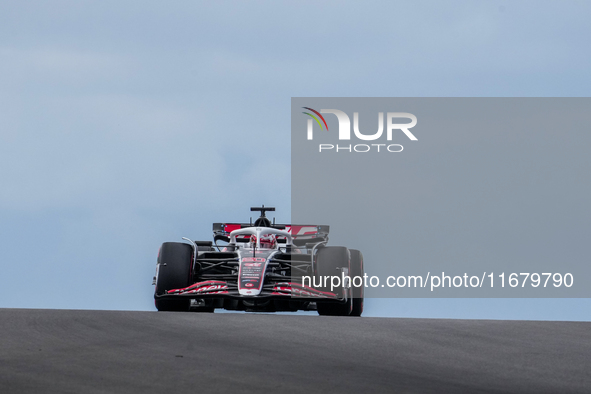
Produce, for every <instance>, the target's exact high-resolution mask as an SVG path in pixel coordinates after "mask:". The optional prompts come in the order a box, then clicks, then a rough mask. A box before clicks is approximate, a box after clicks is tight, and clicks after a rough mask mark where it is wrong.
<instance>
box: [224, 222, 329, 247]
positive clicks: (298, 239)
mask: <svg viewBox="0 0 591 394" xmlns="http://www.w3.org/2000/svg"><path fill="white" fill-rule="evenodd" d="M247 227H255V225H253V224H251V223H214V224H213V239H214V241H216V242H217V241H225V242H229V241H230V233H231V232H232V231H234V230H238V229H241V228H247ZM268 227H271V228H276V229H278V230H285V231H287V232H288V233H290V234H291V236H292V241H293V243H294V245H296V246H306V245H308V244H317V243H319V242H326V241H328V232H329V230H330V226H326V225H314V224H304V225H302V224H271V225H270V226H268ZM283 238H284V237H283ZM237 241H239V242H240V241H242V242H248V240H247V239H240V238H239V237H238V238H237ZM277 241H278V242H280V243H281V242H285V239H281V237H279V238H278V239H277Z"/></svg>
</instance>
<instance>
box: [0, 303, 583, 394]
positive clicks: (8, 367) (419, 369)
mask: <svg viewBox="0 0 591 394" xmlns="http://www.w3.org/2000/svg"><path fill="white" fill-rule="evenodd" d="M0 392H2V393H76V394H79V393H142V394H145V393H175V392H179V393H199V392H207V393H280V392H288V393H332V392H338V393H356V394H359V393H381V392H384V393H393V392H395V393H480V392H482V393H570V392H572V393H591V323H578V322H534V321H492V320H435V319H433V320H431V319H385V318H347V317H325V316H323V317H320V316H298V315H265V314H223V313H220V314H198V313H173V312H168V313H164V312H121V311H74V310H23V309H0Z"/></svg>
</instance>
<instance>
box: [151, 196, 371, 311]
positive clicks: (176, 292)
mask: <svg viewBox="0 0 591 394" xmlns="http://www.w3.org/2000/svg"><path fill="white" fill-rule="evenodd" d="M250 210H251V211H256V212H260V217H259V218H258V219H256V220H255V222H254V223H252V219H251V220H250V223H214V224H213V242H212V241H192V240H190V239H189V238H183V239H184V240H185V241H186V243H179V242H165V243H164V244H162V246H161V247H160V251H159V253H158V262H157V265H156V275H155V276H154V281H153V284H154V285H156V291H155V293H154V299H155V303H156V308H157V309H158V310H159V311H196V312H213V311H214V310H215V309H216V308H223V309H227V310H240V311H251V312H277V311H298V310H305V311H309V310H316V311H318V314H320V315H333V316H361V313H362V312H363V293H364V291H363V289H364V287H363V283H361V282H362V281H361V278H363V276H364V270H363V255H362V254H361V252H360V251H358V250H354V249H348V248H346V247H343V246H326V243H327V242H328V232H329V226H319V225H293V224H275V219H273V222H272V223H271V221H270V220H269V219H268V218H267V217H266V214H265V213H266V212H269V211H275V208H271V207H265V206H264V205H263V206H262V207H253V208H251V209H250Z"/></svg>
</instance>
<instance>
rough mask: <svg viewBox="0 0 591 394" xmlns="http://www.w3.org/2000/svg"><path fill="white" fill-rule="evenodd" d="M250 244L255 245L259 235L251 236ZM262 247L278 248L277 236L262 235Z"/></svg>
mask: <svg viewBox="0 0 591 394" xmlns="http://www.w3.org/2000/svg"><path fill="white" fill-rule="evenodd" d="M250 244H251V245H252V247H255V246H256V244H257V236H256V235H254V234H253V235H251V236H250ZM260 244H261V249H276V248H277V237H276V236H275V235H273V234H267V235H261V239H260Z"/></svg>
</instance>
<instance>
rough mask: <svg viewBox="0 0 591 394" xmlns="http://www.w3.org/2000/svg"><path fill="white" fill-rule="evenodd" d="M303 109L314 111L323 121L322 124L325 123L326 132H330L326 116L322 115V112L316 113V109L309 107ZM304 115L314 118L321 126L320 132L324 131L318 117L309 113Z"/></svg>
mask: <svg viewBox="0 0 591 394" xmlns="http://www.w3.org/2000/svg"><path fill="white" fill-rule="evenodd" d="M302 108H304V109H307V110H308V111H312V112H314V113H315V114H316V115H318V116H320V119H322V122H324V125H325V126H326V131H328V125H327V124H326V120H324V116H322V115H320V112H318V111H316V110H315V109H312V108H309V107H302ZM302 113H303V114H306V115H308V116H310V117H312V118H313V119H314V120H315V121H316V123H318V126H320V130H322V129H323V127H322V123H320V120H318V118H317V117H316V116H314V115H312V114H311V113H309V112H302Z"/></svg>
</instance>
